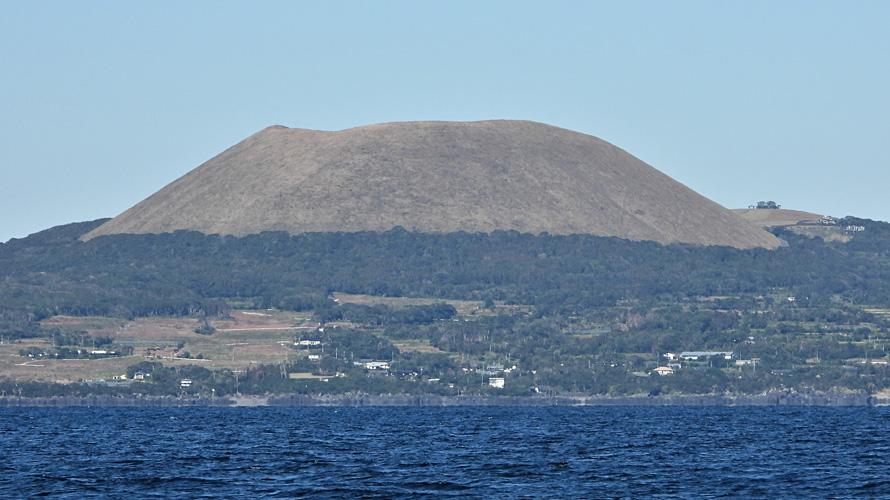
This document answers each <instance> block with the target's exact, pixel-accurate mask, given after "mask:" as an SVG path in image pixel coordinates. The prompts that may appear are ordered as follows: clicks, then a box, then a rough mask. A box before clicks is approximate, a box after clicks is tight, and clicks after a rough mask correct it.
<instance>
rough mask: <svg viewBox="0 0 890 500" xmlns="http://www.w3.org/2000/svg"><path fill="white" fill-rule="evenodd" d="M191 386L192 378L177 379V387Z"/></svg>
mask: <svg viewBox="0 0 890 500" xmlns="http://www.w3.org/2000/svg"><path fill="white" fill-rule="evenodd" d="M191 386H192V379H190V378H184V379H182V380H180V381H179V387H182V388H183V389H185V388H186V387H191Z"/></svg>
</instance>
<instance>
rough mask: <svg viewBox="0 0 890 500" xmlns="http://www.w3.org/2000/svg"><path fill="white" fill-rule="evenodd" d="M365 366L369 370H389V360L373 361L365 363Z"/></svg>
mask: <svg viewBox="0 0 890 500" xmlns="http://www.w3.org/2000/svg"><path fill="white" fill-rule="evenodd" d="M365 368H367V369H368V370H389V362H387V361H371V362H370V363H365Z"/></svg>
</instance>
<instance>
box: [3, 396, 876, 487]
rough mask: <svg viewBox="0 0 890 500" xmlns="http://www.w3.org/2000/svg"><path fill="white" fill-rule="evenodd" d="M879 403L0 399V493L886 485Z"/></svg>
mask: <svg viewBox="0 0 890 500" xmlns="http://www.w3.org/2000/svg"><path fill="white" fill-rule="evenodd" d="M888 439H890V409H888V408H806V407H799V408H788V407H781V408H779V407H744V408H721V407H708V408H689V407H582V408H579V407H571V408H569V407H547V408H541V407H535V408H526V407H520V408H504V407H456V408H454V407H452V408H414V407H406V408H398V407H386V408H383V407H378V408H346V407H344V408H331V407H326V408H271V407H258V408H82V407H73V408H2V409H0V498H10V499H11V498H36V497H49V498H71V499H82V498H126V499H136V500H143V499H151V498H163V499H171V500H172V499H197V498H229V499H234V498H251V499H252V498H321V499H326V498H343V499H347V498H348V499H355V498H381V499H382V498H386V499H389V498H480V499H482V498H484V499H488V498H495V499H497V498H504V499H518V498H529V499H546V498H566V499H574V498H718V497H728V498H771V499H779V498H807V499H809V498H890V445H888Z"/></svg>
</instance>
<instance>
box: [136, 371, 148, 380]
mask: <svg viewBox="0 0 890 500" xmlns="http://www.w3.org/2000/svg"><path fill="white" fill-rule="evenodd" d="M148 377H151V373H145V372H136V373H134V374H133V379H134V380H145V379H147V378H148Z"/></svg>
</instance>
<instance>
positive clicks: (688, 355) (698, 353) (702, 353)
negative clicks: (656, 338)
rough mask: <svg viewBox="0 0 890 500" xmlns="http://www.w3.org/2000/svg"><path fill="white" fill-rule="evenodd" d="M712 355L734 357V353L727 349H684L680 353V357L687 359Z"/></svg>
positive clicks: (694, 359) (696, 359)
mask: <svg viewBox="0 0 890 500" xmlns="http://www.w3.org/2000/svg"><path fill="white" fill-rule="evenodd" d="M713 356H722V357H723V359H732V358H734V357H735V353H732V352H729V351H684V352H681V353H680V359H685V360H687V361H698V360H700V359H707V358H710V357H713Z"/></svg>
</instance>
